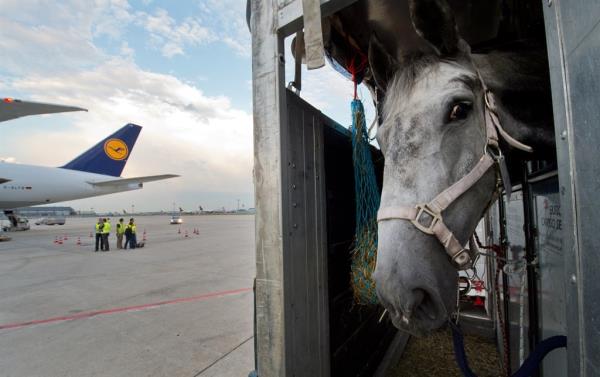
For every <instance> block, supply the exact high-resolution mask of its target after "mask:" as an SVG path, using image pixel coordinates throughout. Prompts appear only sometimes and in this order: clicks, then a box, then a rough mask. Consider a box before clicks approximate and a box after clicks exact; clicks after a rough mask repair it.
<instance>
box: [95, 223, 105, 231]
mask: <svg viewBox="0 0 600 377" xmlns="http://www.w3.org/2000/svg"><path fill="white" fill-rule="evenodd" d="M102 229H104V224H99V223H96V233H102Z"/></svg>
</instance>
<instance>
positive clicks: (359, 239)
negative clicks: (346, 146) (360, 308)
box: [351, 99, 380, 305]
mask: <svg viewBox="0 0 600 377" xmlns="http://www.w3.org/2000/svg"><path fill="white" fill-rule="evenodd" d="M351 131H352V160H353V165H354V191H355V196H356V200H355V202H356V239H355V244H354V248H353V250H352V267H351V276H352V277H351V283H352V287H353V289H354V298H355V301H356V302H357V303H358V304H364V305H370V304H377V302H378V301H377V294H376V292H375V282H374V281H373V279H372V274H373V272H374V270H375V263H376V260H377V210H378V209H379V200H380V198H379V189H378V186H377V178H376V176H375V167H374V165H373V159H372V156H371V145H370V143H369V135H368V130H367V125H366V122H365V111H364V108H363V104H362V102H361V101H360V100H358V99H355V100H353V101H352V129H351Z"/></svg>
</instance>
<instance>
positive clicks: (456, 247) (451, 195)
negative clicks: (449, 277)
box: [377, 72, 533, 270]
mask: <svg viewBox="0 0 600 377" xmlns="http://www.w3.org/2000/svg"><path fill="white" fill-rule="evenodd" d="M477 76H478V77H479V80H480V81H481V84H482V87H483V91H484V99H485V114H484V115H485V131H486V145H485V151H484V154H483V156H482V157H481V158H480V159H479V161H478V162H477V164H476V165H475V166H474V167H473V169H471V171H469V173H467V174H466V175H465V176H464V177H462V178H461V179H459V180H458V181H456V182H455V183H454V184H453V185H452V186H450V187H448V188H447V189H445V190H444V191H442V192H441V193H439V194H438V195H437V196H436V197H435V198H433V200H431V201H430V202H429V203H420V204H417V205H416V206H414V207H382V208H380V209H379V212H378V213H377V222H381V221H387V220H408V221H410V222H411V223H412V224H413V225H414V226H415V227H416V228H417V229H419V230H420V231H421V232H423V233H425V234H429V235H433V236H435V237H436V238H437V239H438V241H439V242H440V243H441V244H442V246H444V249H445V250H446V253H447V254H448V256H449V257H450V260H451V261H452V263H453V264H454V265H455V267H456V268H458V269H459V270H466V269H469V268H470V267H471V266H472V264H473V261H474V259H475V257H476V255H475V254H476V253H477V251H476V249H473V250H470V249H467V248H465V247H463V245H462V244H461V243H460V241H458V239H457V238H456V236H455V235H454V233H452V231H451V230H450V229H448V227H447V226H446V224H444V218H443V216H442V212H443V211H444V210H445V209H446V208H448V207H449V206H450V205H451V204H452V203H453V202H454V201H455V200H456V199H458V198H459V197H460V196H461V195H462V194H464V193H465V192H467V191H468V190H469V189H470V188H471V187H473V185H475V183H477V182H479V180H480V179H481V178H482V177H483V176H484V175H485V173H486V172H487V171H488V170H489V169H490V168H491V167H492V166H494V167H495V168H496V171H497V172H499V173H500V174H498V175H499V177H500V181H501V182H502V183H503V185H504V186H505V189H507V190H508V189H509V188H507V186H510V183H509V182H508V176H507V175H506V174H505V173H504V172H505V171H506V167H505V166H504V164H505V162H504V158H503V156H502V153H501V152H500V148H499V145H498V134H500V136H502V138H503V139H504V140H505V141H506V142H507V143H508V144H509V145H511V146H513V147H515V148H518V149H520V150H523V151H526V152H532V151H533V149H532V148H531V147H530V146H527V145H525V144H523V143H521V142H519V141H517V140H515V139H514V138H513V137H511V136H510V135H509V134H508V133H507V132H506V131H505V130H504V129H503V128H502V126H501V125H500V119H499V118H498V115H497V113H496V102H495V99H494V95H493V94H492V92H490V91H489V90H488V89H487V86H486V85H485V83H484V81H483V78H482V77H481V75H480V74H479V72H477ZM490 204H491V203H490ZM425 217H427V218H425Z"/></svg>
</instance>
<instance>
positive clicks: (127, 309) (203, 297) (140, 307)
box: [0, 288, 252, 330]
mask: <svg viewBox="0 0 600 377" xmlns="http://www.w3.org/2000/svg"><path fill="white" fill-rule="evenodd" d="M251 290H252V288H240V289H234V290H230V291H222V292H212V293H207V294H204V295H200V296H192V297H182V298H176V299H173V300H168V301H160V302H154V303H151V304H142V305H134V306H125V307H122V308H113V309H104V310H96V311H93V312H83V313H78V314H73V315H69V316H61V317H53V318H47V319H38V320H34V321H28V322H20V323H9V324H6V325H0V330H6V329H16V328H20V327H26V326H32V325H40V324H44V323H53V322H64V321H72V320H75V319H83V318H90V317H95V316H98V315H104V314H113V313H123V312H131V311H135V310H144V309H150V308H156V307H159V306H163V305H171V304H179V303H182V302H192V301H203V300H207V299H209V298H215V297H223V296H230V295H236V294H239V293H244V292H248V291H251Z"/></svg>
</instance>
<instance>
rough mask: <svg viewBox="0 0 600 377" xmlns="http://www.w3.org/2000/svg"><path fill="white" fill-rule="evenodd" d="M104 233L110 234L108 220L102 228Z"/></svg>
mask: <svg viewBox="0 0 600 377" xmlns="http://www.w3.org/2000/svg"><path fill="white" fill-rule="evenodd" d="M102 233H108V234H110V223H109V222H108V221H107V222H105V223H104V228H103V229H102Z"/></svg>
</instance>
